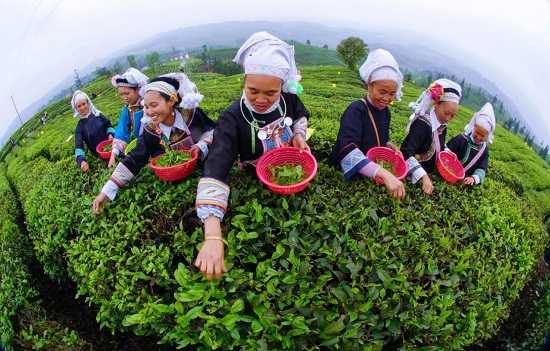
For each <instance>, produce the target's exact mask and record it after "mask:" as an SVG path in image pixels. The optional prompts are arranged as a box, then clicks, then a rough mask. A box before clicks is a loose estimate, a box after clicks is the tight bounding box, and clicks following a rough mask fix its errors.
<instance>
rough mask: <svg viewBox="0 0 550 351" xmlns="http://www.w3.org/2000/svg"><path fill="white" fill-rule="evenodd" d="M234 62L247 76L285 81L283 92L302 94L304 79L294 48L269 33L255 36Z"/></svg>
mask: <svg viewBox="0 0 550 351" xmlns="http://www.w3.org/2000/svg"><path fill="white" fill-rule="evenodd" d="M233 61H234V62H235V63H236V64H238V65H241V66H243V67H244V73H245V74H261V75H267V76H272V77H277V78H280V79H282V80H283V91H284V92H288V93H291V94H300V93H301V92H302V90H303V88H302V86H301V85H300V84H299V83H298V82H299V81H300V79H301V78H302V77H301V76H300V72H298V70H297V68H296V62H295V59H294V46H292V45H289V44H287V43H285V42H284V41H282V40H280V39H278V38H276V37H274V36H273V35H271V34H269V33H267V32H258V33H255V34H253V35H252V36H251V37H250V38H249V39H248V40H247V41H246V42H245V43H244V44H243V45H242V46H241V48H240V49H239V51H238V52H237V55H236V56H235V58H234V59H233Z"/></svg>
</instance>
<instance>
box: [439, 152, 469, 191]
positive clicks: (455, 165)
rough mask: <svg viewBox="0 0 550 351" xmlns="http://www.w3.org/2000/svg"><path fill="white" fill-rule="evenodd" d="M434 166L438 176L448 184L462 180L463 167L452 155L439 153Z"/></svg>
mask: <svg viewBox="0 0 550 351" xmlns="http://www.w3.org/2000/svg"><path fill="white" fill-rule="evenodd" d="M436 166H437V171H438V172H439V174H440V175H441V176H442V177H443V179H445V180H446V181H448V182H451V183H454V182H457V181H459V180H461V179H464V167H462V164H461V163H460V161H459V160H458V158H457V157H456V155H455V154H453V153H450V152H447V151H441V152H440V153H439V154H438V155H437V163H436Z"/></svg>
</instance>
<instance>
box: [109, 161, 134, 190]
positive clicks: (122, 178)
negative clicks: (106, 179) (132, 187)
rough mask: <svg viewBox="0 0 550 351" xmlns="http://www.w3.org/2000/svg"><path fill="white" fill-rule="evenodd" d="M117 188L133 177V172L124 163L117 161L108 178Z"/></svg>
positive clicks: (122, 186)
mask: <svg viewBox="0 0 550 351" xmlns="http://www.w3.org/2000/svg"><path fill="white" fill-rule="evenodd" d="M110 179H111V180H112V181H113V182H115V184H116V185H117V186H118V187H119V188H124V186H125V185H126V184H128V182H129V181H130V180H132V179H134V174H133V173H132V172H130V170H129V169H128V168H126V166H125V165H124V163H122V162H121V163H119V164H118V165H117V166H116V168H115V171H114V172H113V174H112V175H111V178H110Z"/></svg>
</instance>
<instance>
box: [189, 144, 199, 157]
mask: <svg viewBox="0 0 550 351" xmlns="http://www.w3.org/2000/svg"><path fill="white" fill-rule="evenodd" d="M193 151H195V152H196V153H197V155H198V156H199V157H201V154H202V150H201V148H200V147H198V146H197V145H193V146H191V148H190V149H189V152H191V154H193Z"/></svg>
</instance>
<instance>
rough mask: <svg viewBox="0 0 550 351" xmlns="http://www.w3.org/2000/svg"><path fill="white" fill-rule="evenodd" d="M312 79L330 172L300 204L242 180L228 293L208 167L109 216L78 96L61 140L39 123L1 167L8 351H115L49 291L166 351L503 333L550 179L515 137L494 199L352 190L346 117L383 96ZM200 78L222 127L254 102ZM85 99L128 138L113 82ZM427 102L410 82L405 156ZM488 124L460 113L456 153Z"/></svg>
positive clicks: (531, 262) (502, 154)
mask: <svg viewBox="0 0 550 351" xmlns="http://www.w3.org/2000/svg"><path fill="white" fill-rule="evenodd" d="M175 67H176V66H174V67H171V66H168V67H165V68H163V70H165V71H167V70H168V71H169V70H170V69H172V68H175ZM300 70H301V72H302V75H303V80H302V83H303V86H304V93H303V94H302V95H301V99H302V100H303V102H304V104H305V106H306V107H307V108H308V109H309V111H310V113H311V119H310V127H311V128H314V129H315V132H314V133H313V135H312V137H311V139H310V141H309V143H310V146H311V148H312V151H313V154H314V155H315V156H316V158H317V160H318V162H319V171H318V173H317V176H316V177H315V178H314V180H313V181H312V182H311V183H310V184H309V186H308V187H307V188H306V190H305V191H303V192H301V193H298V194H295V195H290V196H281V195H277V194H275V193H273V192H271V191H269V190H268V189H267V188H266V187H264V186H263V185H262V184H261V183H260V182H259V181H257V180H254V179H250V178H247V177H246V175H245V174H243V173H242V172H241V171H240V170H238V169H234V170H233V171H232V175H231V177H232V184H231V186H232V191H231V199H230V207H229V209H228V213H227V216H226V219H225V220H224V221H223V223H222V225H223V232H224V234H225V237H226V240H227V243H228V245H227V247H226V264H227V266H228V268H229V272H228V273H226V274H225V275H224V276H223V279H222V280H221V281H216V282H208V281H206V280H205V279H204V277H203V276H202V274H200V272H198V271H197V269H196V268H195V267H194V265H193V261H194V259H195V257H196V254H197V252H198V248H200V246H201V244H202V237H203V233H202V228H201V225H200V222H199V221H198V220H197V218H196V214H195V212H194V209H193V206H194V198H195V190H196V186H197V180H198V177H199V176H200V173H201V169H202V165H200V164H199V166H198V167H197V168H196V169H195V171H194V173H193V174H192V175H191V176H190V177H188V178H186V179H184V180H182V181H179V182H176V183H167V182H163V181H161V180H159V179H158V178H157V177H156V175H155V174H154V172H153V171H152V170H151V169H150V168H149V167H145V168H144V169H143V170H142V172H141V173H140V174H139V175H138V177H137V178H136V180H135V181H134V182H133V183H131V184H130V186H129V187H127V188H126V189H124V190H122V191H120V192H119V195H118V196H117V199H116V200H115V201H114V202H112V203H109V204H108V205H107V207H106V210H105V211H104V212H103V213H102V214H101V215H99V216H96V215H94V214H93V212H92V208H91V203H92V200H93V199H94V197H95V196H96V195H97V193H98V192H99V191H100V189H101V187H102V186H103V184H104V183H105V181H106V180H107V179H108V178H109V175H110V171H109V170H107V169H106V163H105V162H104V161H102V160H99V159H93V158H92V159H91V162H90V168H91V171H90V172H88V173H82V172H81V171H80V170H79V169H78V167H77V166H76V162H75V161H74V156H73V148H74V139H73V138H71V136H72V134H73V133H74V129H75V126H76V123H77V119H76V118H74V117H72V115H73V111H72V109H71V108H70V101H69V98H66V99H63V100H61V101H59V102H56V103H54V104H52V105H49V106H47V107H46V110H47V111H48V114H49V116H51V117H50V119H49V120H48V121H47V123H46V124H45V125H41V124H40V122H39V121H38V120H37V118H32V119H31V120H30V121H29V122H27V123H26V124H25V126H24V127H23V128H22V129H20V130H19V131H18V132H17V133H16V134H14V135H13V138H14V140H15V141H16V145H15V147H13V148H12V147H11V145H7V146H6V147H4V149H3V150H2V154H1V160H2V162H1V163H0V198H1V199H2V200H3V201H1V202H0V218H1V219H2V220H1V221H0V241H1V243H2V245H1V246H0V251H1V252H0V283H1V289H0V337H1V341H2V343H3V344H4V346H5V348H6V349H8V350H12V349H14V350H31V349H35V350H40V349H42V350H92V349H93V350H100V349H102V347H103V349H109V348H108V347H106V346H99V345H98V344H96V343H95V342H96V341H95V340H96V339H94V338H93V337H91V336H90V334H89V330H83V328H82V326H79V325H77V324H72V323H70V322H66V323H64V321H63V320H60V319H59V318H57V317H55V316H53V315H52V314H51V311H52V310H63V307H64V306H62V305H61V306H60V305H58V306H55V305H54V306H52V303H51V301H50V300H49V296H48V294H47V293H44V289H43V288H40V284H43V282H44V280H47V281H48V282H49V284H51V287H52V288H51V289H52V291H53V290H55V291H70V292H72V295H71V294H69V295H71V296H73V295H76V296H74V297H75V298H76V299H77V301H79V302H82V303H81V304H80V305H79V306H81V308H82V309H83V310H82V311H80V310H78V311H72V312H74V313H79V314H82V315H84V314H90V313H91V314H92V315H93V316H94V318H95V319H96V321H97V323H96V324H95V325H93V326H92V327H88V328H91V329H94V330H97V331H98V333H99V330H101V332H102V333H106V334H108V335H111V336H112V338H113V339H115V340H116V338H122V337H123V336H124V337H125V338H128V335H131V338H132V340H134V341H135V342H136V343H139V342H140V340H147V342H150V341H151V340H153V341H154V343H156V342H159V343H160V345H159V346H158V349H167V350H169V349H174V348H180V349H189V350H195V349H197V350H211V349H218V350H397V349H402V350H406V349H422V350H461V349H464V348H466V347H469V346H471V345H481V344H483V342H484V341H485V340H487V339H489V338H491V337H492V336H493V335H495V334H496V333H497V331H498V329H499V327H500V325H501V324H502V323H504V322H505V321H506V319H507V317H508V313H509V311H510V308H511V306H512V304H513V303H514V302H515V301H516V299H517V298H518V294H519V292H520V291H521V289H522V288H523V287H524V286H525V284H526V283H527V282H528V280H529V277H530V276H531V274H532V272H533V271H534V268H535V267H536V265H537V263H538V262H539V260H540V258H541V256H542V252H543V250H544V248H545V246H546V244H547V243H548V242H549V237H548V228H549V227H550V224H549V222H548V218H549V214H550V173H549V170H550V168H549V166H548V165H547V164H546V163H545V162H544V161H543V160H542V159H540V158H539V157H538V156H537V155H536V154H535V153H534V152H533V150H532V149H531V148H530V147H528V146H527V145H525V143H523V141H522V140H520V139H519V138H517V137H516V136H514V135H513V134H511V133H509V132H508V131H506V130H504V129H503V128H501V127H500V126H499V127H498V128H497V130H496V137H495V142H494V144H492V145H490V150H491V159H490V169H489V173H488V176H487V179H486V182H485V184H483V185H482V186H478V187H475V188H466V187H464V186H462V185H461V184H450V183H446V182H445V181H444V180H443V179H442V178H441V177H439V176H438V175H437V174H434V175H433V176H432V179H434V185H435V191H434V193H433V194H432V196H430V197H426V196H425V195H424V194H423V192H422V190H421V187H420V186H419V185H413V184H411V183H410V182H407V183H406V191H407V195H406V198H405V199H404V200H403V201H398V200H395V199H392V198H391V197H390V196H389V195H388V194H387V193H386V192H385V190H384V189H385V188H384V187H381V186H380V185H379V184H378V183H376V182H374V181H372V180H369V179H361V180H359V181H356V182H352V183H346V182H345V181H344V179H343V175H342V174H341V173H340V172H335V171H334V170H333V169H330V168H329V167H328V166H326V164H325V160H326V157H327V155H328V153H329V152H330V150H331V148H332V145H333V143H334V141H335V139H336V135H337V132H338V126H339V118H340V115H341V114H342V112H343V111H344V109H345V108H346V106H347V105H348V104H349V103H351V102H352V101H355V100H357V99H359V98H361V97H364V95H365V94H366V91H365V90H364V89H363V88H362V85H363V84H362V81H361V80H360V79H359V77H358V76H357V74H356V73H355V72H351V71H349V70H347V69H345V68H343V67H340V66H303V67H300ZM146 73H148V74H149V76H153V74H152V73H151V72H146ZM191 78H192V80H194V81H195V82H196V83H197V85H198V87H199V90H200V91H201V93H203V94H204V95H205V98H204V100H203V102H202V104H201V107H202V108H203V109H204V110H205V111H206V113H207V114H208V115H209V116H211V117H212V118H213V119H217V116H218V115H219V114H220V112H221V111H223V109H225V108H226V107H227V106H228V105H229V104H230V103H232V102H233V101H234V100H235V99H237V98H238V97H239V96H240V95H241V93H242V84H243V81H242V76H240V75H239V76H228V77H224V76H221V75H217V74H213V73H204V74H197V75H194V76H192V77H191ZM83 90H84V91H85V92H86V93H88V94H89V95H91V94H92V93H95V94H97V97H96V98H95V100H94V104H95V105H96V106H97V107H98V108H99V109H100V110H101V111H102V112H103V114H104V115H106V116H107V117H108V118H110V119H111V120H112V122H113V124H114V125H116V122H117V120H118V114H119V113H120V110H121V108H122V100H121V99H120V98H119V97H118V95H117V93H116V90H115V88H114V87H113V86H111V84H110V81H109V78H108V77H101V78H97V79H96V80H94V81H93V82H92V83H91V84H90V85H88V86H86V87H84V89H83ZM421 91H422V90H421V89H420V88H418V87H416V86H414V85H411V84H409V83H405V87H404V97H403V101H401V102H395V103H394V104H392V105H391V106H390V109H391V111H392V116H393V118H392V122H391V134H390V139H391V140H392V142H393V143H394V144H397V145H399V144H400V143H401V142H402V141H403V139H404V137H405V128H406V125H407V123H408V116H409V115H410V110H409V109H408V108H407V105H408V103H409V102H411V101H414V100H416V98H417V97H418V95H419V94H420V93H421ZM42 112H43V111H40V113H42ZM474 112H475V111H470V110H468V109H465V108H462V107H461V108H460V110H459V114H458V116H457V117H456V118H455V119H454V120H453V121H451V123H450V125H449V131H448V134H447V135H448V138H450V137H451V136H454V135H456V134H458V133H460V132H461V131H462V130H463V127H464V125H465V124H466V123H467V122H468V121H469V120H470V118H471V116H472V115H473V113H474ZM38 115H39V114H37V116H38ZM41 282H42V283H41ZM70 289H74V290H70ZM541 292H542V298H541V304H542V305H541V306H544V303H546V304H550V303H549V302H548V301H550V293H549V289H548V284H546V286H545V287H542V288H541ZM541 310H543V309H541ZM546 310H548V309H546ZM544 313H546V315H545V314H544ZM548 314H549V313H548V312H544V311H543V312H542V314H539V315H533V316H526V318H527V317H529V318H532V320H533V321H534V322H533V323H535V326H534V327H533V328H532V329H531V330H530V331H529V332H528V333H526V336H525V340H524V341H523V344H522V345H523V346H522V347H523V348H524V349H536V348H537V346H538V344H539V343H540V342H541V340H542V337H543V335H544V333H545V331H547V330H548V329H550V322H549V320H550V318H547V317H548ZM113 335H114V336H113ZM110 349H111V350H112V349H117V350H122V349H130V348H122V347H121V346H119V347H118V348H114V347H111V348H110Z"/></svg>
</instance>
